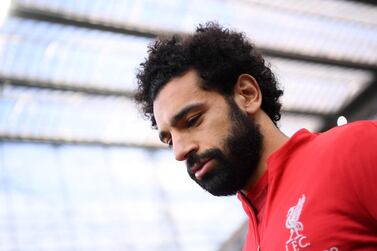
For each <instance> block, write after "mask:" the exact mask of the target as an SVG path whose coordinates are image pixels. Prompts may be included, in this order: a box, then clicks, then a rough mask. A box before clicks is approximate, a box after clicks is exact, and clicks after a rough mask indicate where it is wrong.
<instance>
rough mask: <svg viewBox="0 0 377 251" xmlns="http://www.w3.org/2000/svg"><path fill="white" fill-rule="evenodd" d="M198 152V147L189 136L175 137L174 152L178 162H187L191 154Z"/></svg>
mask: <svg viewBox="0 0 377 251" xmlns="http://www.w3.org/2000/svg"><path fill="white" fill-rule="evenodd" d="M197 150H198V145H197V144H196V143H195V141H194V140H193V139H192V138H190V137H188V135H185V136H182V135H179V136H175V137H173V152H174V156H175V159H176V160H178V161H182V160H186V159H187V157H188V155H189V154H190V153H191V152H195V151H197Z"/></svg>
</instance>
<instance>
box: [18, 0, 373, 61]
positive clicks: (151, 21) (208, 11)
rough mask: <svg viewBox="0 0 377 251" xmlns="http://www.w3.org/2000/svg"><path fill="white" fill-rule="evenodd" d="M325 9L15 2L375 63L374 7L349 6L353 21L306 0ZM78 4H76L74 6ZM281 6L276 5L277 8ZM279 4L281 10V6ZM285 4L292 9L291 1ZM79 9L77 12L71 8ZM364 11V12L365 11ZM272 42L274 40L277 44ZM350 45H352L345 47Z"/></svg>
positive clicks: (147, 0)
mask: <svg viewBox="0 0 377 251" xmlns="http://www.w3.org/2000/svg"><path fill="white" fill-rule="evenodd" d="M307 2H311V3H309V5H310V4H312V5H317V7H316V8H314V9H318V8H321V11H323V9H326V15H322V14H319V12H318V11H317V12H315V11H307V8H293V11H287V7H286V6H284V5H283V4H281V3H279V2H278V3H276V2H275V3H270V4H265V1H257V2H256V1H237V2H235V1H215V0H208V1H204V2H203V1H199V0H195V1H191V2H190V4H187V3H186V1H173V2H172V1H156V0H142V1H104V0H96V1H88V0H87V1H80V3H79V2H75V3H73V1H60V0H43V1H41V0H38V1H37V0H27V1H26V0H18V1H16V3H17V4H18V6H24V7H26V8H31V9H33V8H34V9H42V10H44V11H51V12H54V13H60V14H63V15H65V16H67V17H69V18H74V19H75V18H76V19H82V18H84V19H87V20H89V21H90V22H94V23H104V24H106V25H113V26H117V27H125V28H127V27H135V28H138V29H141V30H143V29H147V30H165V31H179V32H191V31H192V29H193V28H194V27H195V26H196V25H197V24H198V23H203V22H206V21H209V20H217V21H219V22H220V23H222V24H225V25H227V26H228V25H231V26H233V27H236V28H237V29H239V30H241V31H244V32H246V33H247V34H248V35H249V36H250V38H252V39H253V40H254V41H255V42H256V43H257V45H260V46H262V47H264V48H272V49H276V50H283V51H289V52H297V53H300V54H306V55H317V56H322V57H329V58H335V59H339V60H340V59H342V60H349V61H354V62H362V63H367V64H372V65H373V64H376V63H377V55H376V54H375V53H374V52H375V51H377V27H376V25H375V23H373V22H372V24H370V22H365V21H364V20H365V19H366V20H371V19H375V16H376V15H377V8H376V7H374V6H364V5H362V4H352V8H353V11H352V16H360V18H353V19H352V21H349V20H347V19H344V17H343V16H339V14H332V15H331V13H333V12H335V13H339V12H340V11H338V10H337V11H334V5H332V4H329V3H319V2H318V1H305V4H307ZM336 4H337V8H338V9H339V8H340V9H342V7H344V8H343V9H344V10H347V11H346V12H349V11H350V9H351V7H350V6H351V4H350V3H344V2H340V1H338V2H337V3H336ZM79 6H80V7H79ZM279 6H280V7H279ZM282 7H284V8H282ZM289 8H291V9H292V7H291V5H290V6H289ZM76 9H78V10H76ZM367 9H368V11H366V10H367ZM276 41H279V42H278V43H276ZM349 48H352V50H350V49H349Z"/></svg>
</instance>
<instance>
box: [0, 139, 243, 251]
mask: <svg viewBox="0 0 377 251" xmlns="http://www.w3.org/2000/svg"><path fill="white" fill-rule="evenodd" d="M19 156H23V157H22V158H20V157H19ZM0 163H1V165H0V180H1V181H2V183H1V184H2V186H0V201H1V202H2V204H1V205H2V207H0V236H1V245H2V250H4V251H10V250H35V251H37V250H49V251H54V250H93V251H100V250H101V251H105V250H106V251H107V250H109V249H111V250H130V251H134V250H139V251H151V250H153V251H159V250H161V251H166V250H171V251H198V250H199V251H216V250H218V249H219V247H220V245H221V244H222V243H223V241H224V240H226V239H227V238H228V236H230V235H231V233H232V232H233V231H235V230H236V229H237V228H238V226H239V225H240V224H241V223H242V222H243V221H244V220H245V215H244V213H243V211H242V208H241V205H240V204H239V202H238V201H237V199H236V198H235V197H232V198H230V197H227V198H216V197H213V196H211V195H209V194H208V193H206V192H204V191H202V190H201V189H200V188H198V186H197V185H196V184H194V182H193V181H191V180H190V178H189V177H188V175H187V174H186V170H185V168H183V167H182V166H181V165H179V164H177V162H176V161H174V160H173V158H172V156H171V154H170V153H168V152H167V151H166V150H157V151H146V150H144V149H141V148H140V149H135V148H124V147H123V148H119V147H101V146H72V145H62V146H53V145H48V144H29V143H23V144H20V143H0ZM163 169H164V170H163ZM176 174H178V175H176ZM166 176H170V177H169V179H171V180H173V179H175V180H176V181H177V182H178V183H179V184H181V185H183V186H184V187H187V188H188V187H195V188H196V189H193V190H191V189H185V191H184V192H182V191H181V192H179V193H180V196H183V197H186V200H176V199H175V198H173V197H171V196H169V194H170V193H176V191H175V190H176V188H177V187H176V185H175V184H172V183H164V182H163V181H162V180H161V178H162V177H164V178H166ZM218 219H222V227H221V228H219V227H218Z"/></svg>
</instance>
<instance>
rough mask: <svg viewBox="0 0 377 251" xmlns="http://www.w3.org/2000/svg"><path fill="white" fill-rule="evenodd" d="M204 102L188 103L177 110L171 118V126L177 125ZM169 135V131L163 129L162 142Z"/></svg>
mask: <svg viewBox="0 0 377 251" xmlns="http://www.w3.org/2000/svg"><path fill="white" fill-rule="evenodd" d="M203 106H204V104H203V103H194V104H190V105H187V106H185V107H184V108H182V109H181V110H180V111H179V112H177V113H176V114H175V115H174V116H173V117H172V118H171V119H170V124H171V126H173V127H174V126H175V125H176V124H177V123H178V122H179V121H180V120H181V119H182V118H184V117H185V116H186V115H187V114H188V113H190V112H192V111H195V110H197V109H199V108H201V107H203ZM168 135H169V133H167V132H165V131H161V132H160V133H159V138H160V140H161V141H162V142H164V139H165V138H166V137H167V136H168Z"/></svg>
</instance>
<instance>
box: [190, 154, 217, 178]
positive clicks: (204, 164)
mask: <svg viewBox="0 0 377 251" xmlns="http://www.w3.org/2000/svg"><path fill="white" fill-rule="evenodd" d="M211 160H212V159H207V160H204V161H201V162H197V163H195V164H194V166H193V167H192V168H191V170H190V171H191V173H193V174H194V175H195V177H196V178H197V179H198V180H201V179H202V178H203V176H204V175H205V174H206V173H207V172H208V171H209V170H210V169H211V166H212V165H211V164H210V163H211Z"/></svg>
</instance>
